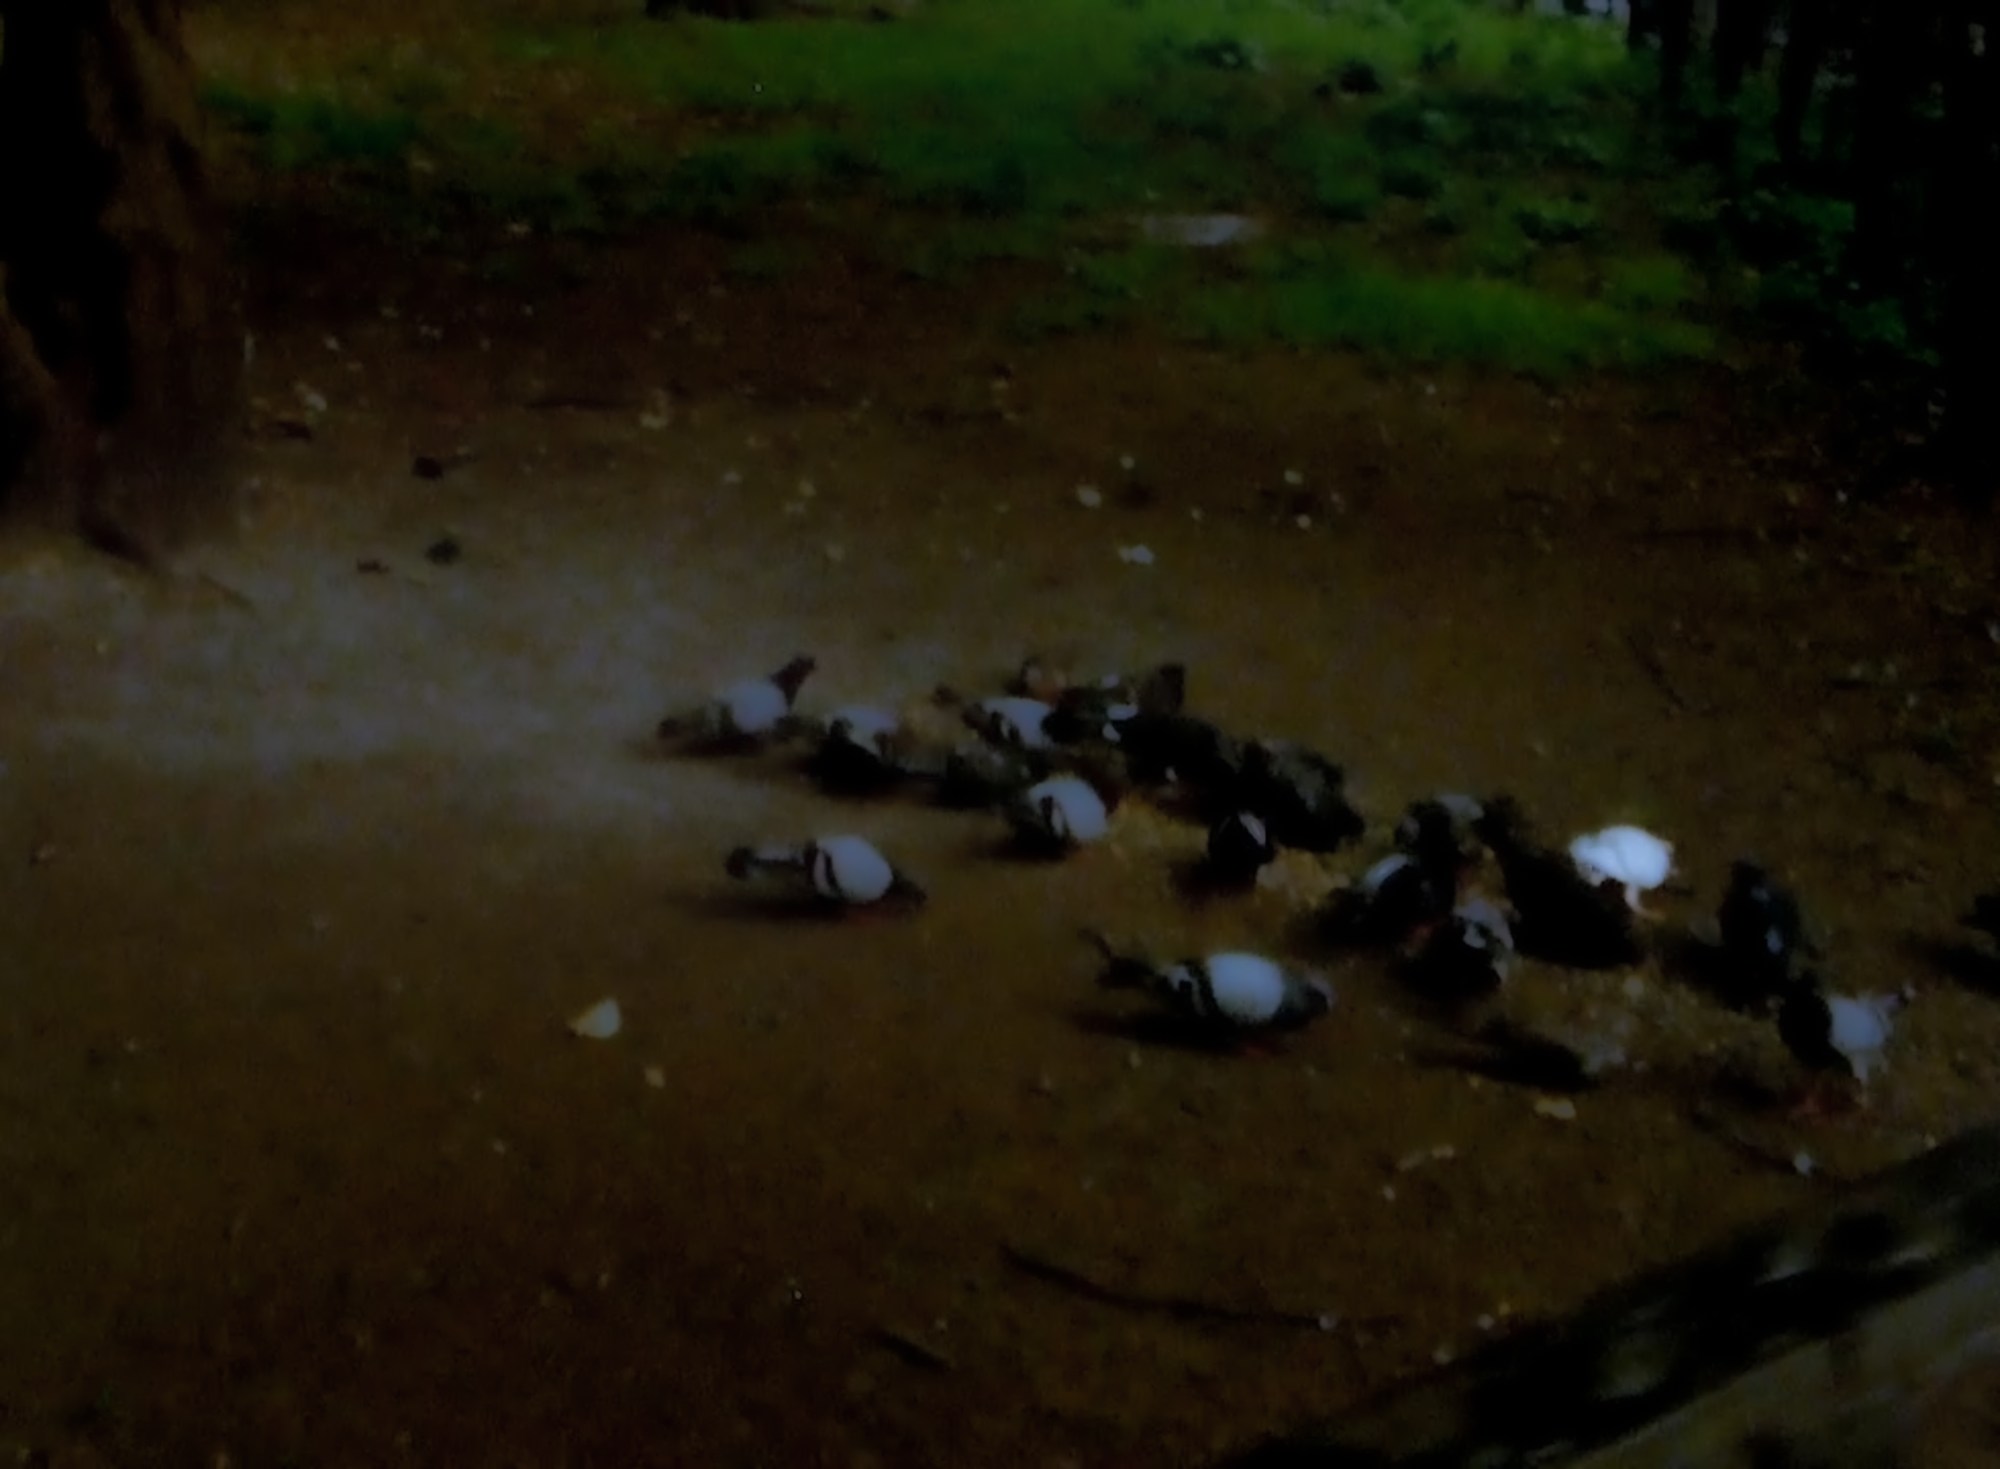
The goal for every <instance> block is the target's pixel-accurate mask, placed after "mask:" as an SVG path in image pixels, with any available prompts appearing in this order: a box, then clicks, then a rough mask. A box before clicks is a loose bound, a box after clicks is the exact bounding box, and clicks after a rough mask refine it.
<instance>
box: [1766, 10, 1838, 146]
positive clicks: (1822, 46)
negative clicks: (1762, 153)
mask: <svg viewBox="0 0 2000 1469" xmlns="http://www.w3.org/2000/svg"><path fill="white" fill-rule="evenodd" d="M1833 6H1834V0H1792V4H1791V13H1790V15H1789V16H1788V17H1787V18H1786V22H1785V27H1786V34H1785V54H1784V58H1783V59H1782V60H1781V61H1780V62H1779V63H1778V115H1777V119H1776V121H1775V123H1774V124H1773V131H1774V132H1775V133H1776V135H1777V136H1776V139H1775V141H1776V143H1777V145H1778V161H1779V163H1780V164H1782V165H1783V166H1784V168H1785V170H1786V172H1787V173H1790V174H1792V175H1794V176H1796V175H1797V174H1798V172H1799V170H1800V168H1801V167H1802V166H1803V164H1804V162H1805V134H1806V114H1807V113H1808V112H1809V111H1810V110H1811V108H1812V96H1813V87H1814V85H1815V84H1816V83H1817V82H1818V81H1819V73H1820V68H1821V67H1823V66H1825V65H1826V55H1827V50H1828V48H1829V46H1831V44H1832V42H1833Z"/></svg>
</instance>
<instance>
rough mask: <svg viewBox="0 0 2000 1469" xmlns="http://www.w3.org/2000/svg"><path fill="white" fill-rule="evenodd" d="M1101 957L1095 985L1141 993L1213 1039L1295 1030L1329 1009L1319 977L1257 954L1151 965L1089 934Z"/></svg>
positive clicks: (1327, 989)
mask: <svg viewBox="0 0 2000 1469" xmlns="http://www.w3.org/2000/svg"><path fill="white" fill-rule="evenodd" d="M1089 937H1090V938H1091V940H1092V942H1094V943H1095V944H1096V945H1097V947H1098V949H1099V951H1100V952H1102V953H1103V955H1104V958H1105V966H1104V969H1103V972H1102V973H1101V974H1100V975H1099V977H1098V982H1099V983H1100V984H1101V985H1103V986H1104V987H1105V988H1107V989H1143V990H1146V991H1147V992H1148V993H1150V994H1152V995H1154V996H1155V997H1156V998H1158V999H1160V1000H1161V1001H1163V1002H1164V1003H1165V1004H1166V1005H1168V1006H1169V1007H1170V1008H1171V1009H1173V1010H1174V1011H1175V1012H1176V1013H1178V1014H1180V1015H1183V1016H1185V1017H1187V1018H1188V1019H1190V1020H1192V1021H1194V1022H1195V1023H1196V1024H1198V1025H1200V1026H1201V1027H1202V1028H1203V1029H1204V1030H1205V1031H1207V1032H1208V1033H1209V1034H1211V1035H1212V1036H1214V1037H1216V1038H1217V1039H1226V1040H1243V1039H1247V1038H1249V1037H1252V1036H1255V1035H1258V1034H1260V1033H1266V1032H1275V1031H1284V1030H1296V1029H1298V1028H1299V1027H1301V1026H1304V1025H1307V1024H1309V1023H1310V1022H1312V1021H1313V1020H1315V1019H1317V1018H1318V1017H1320V1016H1321V1015H1324V1014H1326V1012H1327V1011H1328V1010H1330V1009H1332V1008H1333V999H1334V995H1333V986H1332V985H1331V984H1330V983H1328V982H1327V980H1326V979H1325V978H1323V977H1322V976H1320V975H1317V974H1313V973H1309V972H1307V971H1304V970H1299V969H1294V968H1291V967H1289V966H1287V965H1284V964H1281V963H1279V962H1278V961H1277V960H1275V959H1267V958H1265V957H1264V956H1263V955H1261V954H1249V953H1239V952H1226V953H1218V954H1210V955H1209V956H1208V957H1207V958H1204V959H1182V960H1178V961H1176V962H1174V963H1171V964H1165V965H1155V964H1152V963H1151V962H1149V961H1147V960H1145V959H1142V958H1139V957H1136V956H1132V955H1123V954H1119V953H1118V952H1116V951H1115V950H1113V949H1112V947H1111V946H1110V944H1109V943H1107V942H1106V941H1105V940H1104V939H1103V938H1102V937H1101V936H1100V935H1097V934H1091V935H1090V936H1089Z"/></svg>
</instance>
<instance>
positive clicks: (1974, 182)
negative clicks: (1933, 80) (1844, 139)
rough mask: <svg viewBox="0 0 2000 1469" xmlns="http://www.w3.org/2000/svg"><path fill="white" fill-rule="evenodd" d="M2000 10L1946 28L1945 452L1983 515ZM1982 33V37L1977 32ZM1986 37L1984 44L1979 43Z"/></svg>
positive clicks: (1999, 342) (1995, 279)
mask: <svg viewBox="0 0 2000 1469" xmlns="http://www.w3.org/2000/svg"><path fill="white" fill-rule="evenodd" d="M1996 9H2000V7H1996V6H1995V5H1994V4H1993V3H1991V0H1987V3H1985V4H1984V6H1983V7H1981V8H1980V9H1975V8H1974V5H1972V4H1969V3H1966V0H1955V3H1953V4H1952V5H1951V7H1950V9H1949V11H1948V12H1947V24H1946V28H1945V36H1944V42H1945V56H1944V85H1945V142H1944V157H1943V158H1942V159H1941V160H1940V164H1941V173H1942V187H1941V188H1940V190H1939V194H1940V196H1941V197H1942V199H1943V201H1944V208H1943V210H1942V216H1941V218H1940V219H1939V221H1938V223H1939V227H1940V230H1941V232H1942V238H1941V239H1940V241H1939V246H1940V250H1939V255H1940V261H1939V263H1940V265H1941V267H1942V274H1943V276H1944V283H1945V320H1944V340H1943V343H1942V347H1943V358H1944V389H1945V417H1944V424H1943V431H1942V434H1941V444H1940V447H1941V448H1942V449H1943V450H1944V453H1945V456H1946V469H1947V472H1948V473H1949V474H1950V475H1951V477H1952V478H1953V479H1954V480H1955V481H1956V482H1957V484H1958V488H1959V491H1960V493H1961V495H1962V496H1963V497H1964V498H1965V499H1966V500H1967V501H1969V502H1970V503H1972V504H1974V505H1977V506H1980V507H1982V508H1988V507H1991V506H1992V504H1993V503H1994V499H1995V495H1996V493H2000V482H1997V481H2000V451H1996V448H1995V438H1994V428H1993V421H1992V415H1993V413H1994V411H1995V410H1996V409H2000V276H1996V270H2000V217H1996V209H1995V201H1996V200H2000V65H1996V64H1995V62H1994V57H1993V46H1994V42H1995V40H1996V37H1995V35H1994V22H1995V21H1996V20H2000V15H1996ZM1975 27H1977V29H1975ZM1975 36H1978V37H1980V39H1981V40H1982V41H1983V43H1984V44H1983V45H1980V44H1975V40H1974V37H1975Z"/></svg>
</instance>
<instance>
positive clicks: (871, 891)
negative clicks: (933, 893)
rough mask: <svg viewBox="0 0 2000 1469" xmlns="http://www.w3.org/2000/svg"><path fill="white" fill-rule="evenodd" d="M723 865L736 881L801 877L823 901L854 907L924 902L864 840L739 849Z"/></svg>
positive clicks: (912, 885) (824, 840)
mask: <svg viewBox="0 0 2000 1469" xmlns="http://www.w3.org/2000/svg"><path fill="white" fill-rule="evenodd" d="M725 866H726V867H727V869H728V872H729V875H730V876H731V877H734V878H738V879H744V878H748V877H750V876H752V875H753V874H756V873H759V872H763V873H774V874H778V875H781V876H798V877H803V878H804V879H805V880H806V882H808V883H809V884H810V885H811V887H812V890H813V892H814V893H816V894H817V895H818V896H820V897H821V898H824V899H825V900H827V901H828V902H831V903H841V904H846V905H849V906H855V907H860V906H865V905H867V904H870V903H879V902H882V901H883V900H884V899H889V898H895V899H900V900H902V901H906V902H910V903H921V902H923V901H924V896H925V895H924V890H923V889H922V888H921V887H919V886H918V885H917V884H916V883H914V882H912V881H911V880H910V879H909V878H908V877H906V876H905V875H904V874H902V873H901V872H898V871H897V870H896V868H895V866H894V865H893V864H892V863H891V862H890V861H889V859H888V858H887V857H884V856H883V855H882V854H881V852H880V851H878V850H877V849H876V847H875V844H874V843H873V842H870V841H869V840H868V839H867V838H865V837H857V836H827V837H816V838H814V839H813V840H812V841H809V842H806V843H805V844H803V845H801V846H786V845H769V846H761V847H738V848H737V849H736V850H735V851H733V852H731V853H730V854H729V860H728V861H727V863H726V864H725Z"/></svg>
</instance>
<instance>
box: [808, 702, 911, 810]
mask: <svg viewBox="0 0 2000 1469" xmlns="http://www.w3.org/2000/svg"><path fill="white" fill-rule="evenodd" d="M817 729H818V733H819V743H818V745H817V746H816V747H815V748H814V750H813V755H812V762H811V766H812V772H813V775H814V776H815V777H816V778H817V779H818V781H819V783H820V784H821V785H823V786H825V787H826V788H827V789H829V790H832V791H844V792H853V793H863V792H869V791H877V790H881V789H883V788H885V787H887V786H890V785H894V784H895V783H896V782H897V781H898V780H900V779H902V777H903V776H904V775H905V774H906V769H905V766H904V763H903V757H904V750H903V746H904V744H905V742H906V739H907V733H906V731H905V730H904V728H903V721H902V719H901V718H900V717H899V716H898V715H896V714H893V713H891V712H890V711H889V710H886V709H877V708H873V707H870V706H867V705H851V706H849V707H847V708H845V709H837V710H835V711H834V712H833V713H832V714H831V715H829V716H828V717H827V719H826V720H825V721H823V722H821V723H819V724H818V725H817Z"/></svg>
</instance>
